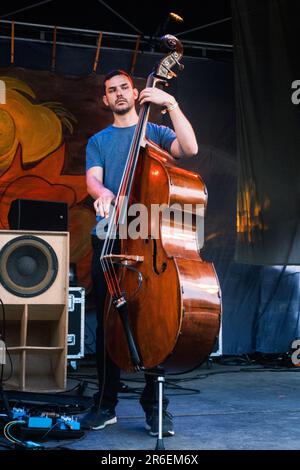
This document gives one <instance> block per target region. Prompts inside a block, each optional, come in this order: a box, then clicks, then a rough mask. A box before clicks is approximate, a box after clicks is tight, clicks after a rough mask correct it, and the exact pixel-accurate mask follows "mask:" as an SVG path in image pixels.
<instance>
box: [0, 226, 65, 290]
mask: <svg viewBox="0 0 300 470" xmlns="http://www.w3.org/2000/svg"><path fill="white" fill-rule="evenodd" d="M57 271H58V260H57V256H56V254H55V252H54V250H53V248H52V247H51V246H50V245H49V244H48V243H47V242H45V241H44V240H43V239H41V238H38V237H35V236H33V235H23V236H21V237H17V238H14V239H13V240H11V241H9V242H8V243H6V245H4V247H3V248H2V250H1V251H0V282H1V283H2V285H3V286H4V287H5V289H6V290H8V291H9V292H11V293H12V294H14V295H16V296H18V297H34V296H37V295H40V294H42V293H43V292H45V291H46V290H47V289H49V287H50V286H51V285H52V284H53V282H54V281H55V279H56V276H57Z"/></svg>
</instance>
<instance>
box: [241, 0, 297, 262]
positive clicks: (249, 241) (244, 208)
mask: <svg viewBox="0 0 300 470" xmlns="http://www.w3.org/2000/svg"><path fill="white" fill-rule="evenodd" d="M232 7H233V8H232V10H233V30H234V53H235V81H236V111H237V155H238V212H237V229H238V233H237V244H236V253H235V258H236V260H237V261H238V262H244V263H249V264H258V265H267V264H269V265H295V264H299V263H300V223H299V222H300V218H299V215H300V204H299V203H300V198H299V196H300V194H299V191H300V158H299V157H300V105H299V104H297V101H298V100H297V97H298V96H299V95H300V93H298V92H297V86H300V82H299V85H298V84H297V81H298V80H300V60H299V39H300V28H299V18H300V2H299V0H288V1H287V0H233V1H232Z"/></svg>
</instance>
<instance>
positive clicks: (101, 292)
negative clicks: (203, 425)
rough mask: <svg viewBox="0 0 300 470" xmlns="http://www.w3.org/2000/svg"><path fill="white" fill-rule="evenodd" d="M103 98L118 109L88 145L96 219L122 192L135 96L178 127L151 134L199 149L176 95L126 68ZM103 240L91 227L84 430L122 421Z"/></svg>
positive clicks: (171, 148) (189, 152) (182, 153)
mask: <svg viewBox="0 0 300 470" xmlns="http://www.w3.org/2000/svg"><path fill="white" fill-rule="evenodd" d="M103 92H104V94H103V102H104V104H105V106H107V107H108V108H110V109H111V111H112V113H113V124H112V125H110V126H108V127H106V128H105V129H103V130H101V131H100V132H98V133H97V134H95V135H94V136H92V137H91V138H90V139H89V141H88V145H87V149H86V181H87V190H88V193H89V194H90V195H91V196H92V197H93V198H94V200H95V202H94V208H95V211H96V214H97V222H99V220H101V219H103V218H107V217H108V215H109V210H110V205H111V203H112V202H113V201H114V199H115V197H116V194H117V193H118V189H119V185H120V182H121V178H122V174H123V171H124V167H125V164H126V159H127V156H128V152H129V148H130V145H131V141H132V138H133V134H134V130H135V127H136V124H137V122H138V114H137V112H136V108H135V104H136V100H137V99H138V100H139V103H140V105H143V104H144V103H147V102H148V103H155V104H156V105H159V106H161V107H162V108H164V109H165V110H166V111H167V112H168V113H169V116H170V118H171V121H172V124H173V127H174V131H175V132H174V131H173V130H172V129H170V128H168V127H166V126H158V125H156V124H153V123H149V122H148V123H147V128H146V137H147V138H148V139H150V140H152V141H153V142H155V143H156V144H157V145H159V146H160V147H161V148H162V149H164V150H166V151H167V152H169V153H170V154H171V155H172V156H173V157H175V158H179V157H186V156H194V155H196V154H197V152H198V146H197V141H196V137H195V133H194V131H193V128H192V126H191V124H190V122H189V121H188V119H187V118H186V117H185V115H184V114H183V113H182V111H181V110H180V107H179V105H178V103H177V102H176V100H175V98H174V97H173V96H171V95H170V94H168V93H166V92H165V91H163V90H161V89H158V88H155V87H154V88H145V89H144V90H143V91H141V93H140V95H139V93H138V90H137V89H136V88H135V86H134V83H133V80H132V78H131V76H130V75H129V74H127V73H126V72H125V71H124V70H113V71H111V72H110V73H108V74H107V75H106V76H105V78H104V90H103ZM103 243H104V240H100V239H99V238H98V237H97V235H96V227H94V229H93V231H92V245H93V260H92V280H93V290H94V295H95V303H96V314H97V331H96V361H97V372H98V381H99V390H98V392H97V393H96V394H95V395H94V406H93V407H92V408H91V410H90V411H89V412H88V413H87V414H86V415H85V416H84V417H83V418H82V420H81V426H82V428H85V429H93V430H98V429H103V428H105V426H107V425H108V424H114V423H116V422H117V417H116V413H115V408H116V405H117V403H118V388H119V383H120V369H119V367H117V366H116V365H115V364H114V363H113V362H112V360H111V359H110V357H109V355H108V354H107V353H106V351H105V338H104V334H105V333H104V328H103V312H104V303H105V296H106V292H107V285H106V281H105V278H104V275H103V270H102V267H101V265H100V256H101V252H102V247H103ZM145 381H146V385H145V388H144V390H143V393H142V395H141V398H140V403H141V406H142V408H143V410H144V412H145V415H146V426H145V427H146V429H147V430H149V433H150V435H152V436H157V435H158V399H157V391H156V382H155V375H151V374H145ZM167 406H168V399H167V398H166V397H164V399H163V408H164V410H163V435H164V436H172V435H174V429H173V423H172V417H171V415H170V413H168V412H167V411H166V409H167Z"/></svg>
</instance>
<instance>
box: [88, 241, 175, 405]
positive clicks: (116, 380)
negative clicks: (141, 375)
mask: <svg viewBox="0 0 300 470" xmlns="http://www.w3.org/2000/svg"><path fill="white" fill-rule="evenodd" d="M103 243H104V241H103V240H99V239H98V238H97V237H96V236H92V245H93V259H92V281H93V291H94V298H95V305H96V315H97V330H96V362H97V373H98V381H99V391H98V392H97V393H96V394H95V395H94V400H95V404H96V406H99V405H101V406H102V407H104V408H111V409H114V408H115V406H116V405H117V403H118V390H119V384H120V369H119V367H118V366H117V365H116V364H114V362H113V361H112V360H111V359H110V357H109V355H108V353H107V352H106V351H105V346H104V345H105V341H104V330H103V319H104V318H103V313H104V305H105V297H106V293H107V285H106V280H105V277H104V274H103V270H102V267H101V264H100V256H101V252H102V248H103ZM114 252H116V253H118V252H119V242H118V241H117V240H116V242H115V249H114ZM149 372H150V371H149ZM151 372H152V373H157V374H158V375H159V372H158V370H151ZM160 375H162V374H160ZM145 382H146V384H145V387H144V390H143V393H142V395H141V398H140V404H141V406H142V408H143V410H144V411H145V413H151V411H152V410H153V409H157V408H158V387H157V383H156V378H155V375H149V374H147V373H145ZM168 403H169V400H168V399H167V397H165V396H164V398H163V407H164V409H166V408H167V406H168Z"/></svg>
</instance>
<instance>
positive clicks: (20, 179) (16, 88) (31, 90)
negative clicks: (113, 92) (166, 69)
mask: <svg viewBox="0 0 300 470" xmlns="http://www.w3.org/2000/svg"><path fill="white" fill-rule="evenodd" d="M0 80H3V81H4V82H5V84H6V103H5V104H0V207H1V210H0V229H8V228H9V225H8V219H7V216H8V212H9V208H10V204H11V202H12V201H13V200H14V199H19V198H25V199H34V200H46V201H61V202H66V203H67V204H68V208H69V230H70V240H71V241H70V261H71V262H72V263H76V269H77V277H78V285H79V286H82V287H85V288H86V289H87V291H88V292H89V290H90V287H91V280H90V261H91V244H90V230H91V228H92V226H93V224H94V220H95V219H94V210H93V207H92V201H91V199H90V198H89V196H88V194H87V192H86V184H85V147H86V143H87V140H88V138H89V137H90V136H91V135H93V134H94V133H95V132H97V131H99V130H100V129H102V128H104V127H105V126H107V125H108V124H109V123H110V122H111V113H110V111H109V110H107V109H106V108H105V107H104V105H103V103H102V99H101V85H102V77H101V76H99V75H98V76H97V75H90V76H88V77H84V78H82V77H66V76H64V77H63V76H59V75H56V74H53V73H51V72H47V71H46V72H45V71H33V70H27V69H26V70H25V69H21V68H15V67H14V68H7V69H0ZM143 83H144V81H143V80H138V86H139V87H140V86H142V84H143Z"/></svg>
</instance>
